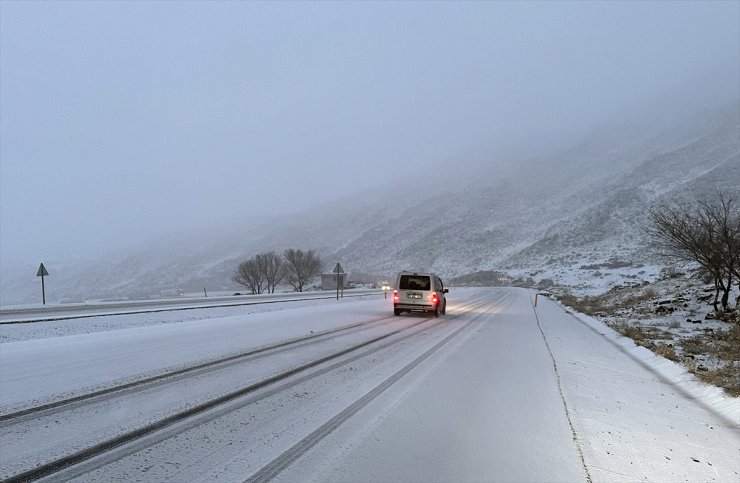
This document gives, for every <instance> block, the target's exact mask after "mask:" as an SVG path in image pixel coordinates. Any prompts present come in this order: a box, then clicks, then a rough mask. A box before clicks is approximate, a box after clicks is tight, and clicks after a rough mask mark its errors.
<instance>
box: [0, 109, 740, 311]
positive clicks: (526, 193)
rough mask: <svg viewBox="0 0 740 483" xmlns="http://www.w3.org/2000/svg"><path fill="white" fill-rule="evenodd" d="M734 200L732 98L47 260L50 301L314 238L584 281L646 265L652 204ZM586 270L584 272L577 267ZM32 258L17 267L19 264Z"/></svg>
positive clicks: (445, 269)
mask: <svg viewBox="0 0 740 483" xmlns="http://www.w3.org/2000/svg"><path fill="white" fill-rule="evenodd" d="M718 190H724V191H726V192H730V193H734V194H735V195H736V196H740V101H734V102H731V103H726V104H723V105H721V106H717V107H715V108H713V109H705V110H702V111H701V112H698V113H696V114H694V115H693V116H690V117H687V118H685V119H681V120H677V121H676V122H675V123H673V124H672V125H670V126H668V127H667V128H664V129H656V130H655V131H654V132H646V131H642V132H640V133H639V134H637V133H634V132H632V130H631V128H630V127H629V126H626V127H624V126H623V127H621V128H620V127H619V126H613V127H611V128H608V129H603V130H599V131H596V132H594V133H592V134H591V135H589V136H588V137H586V138H585V139H584V140H583V141H582V142H581V143H579V144H577V145H575V146H573V147H572V148H570V149H567V150H563V151H561V152H558V153H554V154H553V155H552V156H550V157H538V158H534V159H529V160H527V161H523V162H520V163H518V164H515V165H511V166H508V167H507V168H506V169H488V170H484V171H480V172H479V173H478V175H477V176H475V177H472V178H470V179H468V180H467V181H460V180H458V181H456V182H454V183H445V182H436V183H435V182H431V181H430V182H429V183H417V182H404V181H400V182H397V183H394V184H393V185H392V186H390V187H389V188H388V189H384V190H381V189H379V190H368V191H365V192H362V193H358V194H357V195H355V196H351V197H346V198H343V199H339V200H336V201H333V202H330V203H326V204H323V205H318V206H309V207H308V208H307V209H306V210H304V211H303V212H300V213H298V214H296V215H291V216H282V217H274V218H272V219H271V220H270V221H269V222H266V223H264V222H259V221H253V222H251V223H245V224H244V225H243V226H235V227H232V229H231V230H224V231H223V232H221V233H212V234H211V236H209V237H202V238H201V239H198V238H194V237H190V236H177V235H173V236H170V237H167V238H163V239H160V240H158V241H157V242H156V243H151V244H146V245H144V246H142V247H140V248H139V249H138V250H136V251H135V252H134V253H133V254H132V255H129V256H118V257H109V258H106V259H101V260H99V261H98V262H96V263H93V264H90V263H69V264H55V263H47V267H49V269H50V271H51V272H52V273H53V274H54V278H53V279H52V283H50V286H51V287H53V288H51V289H50V292H51V293H53V294H54V295H55V296H56V297H57V298H59V299H65V298H67V299H73V300H80V299H87V298H106V297H147V296H156V295H158V294H159V293H160V291H161V290H171V289H173V288H182V289H184V290H186V291H194V292H195V291H199V290H202V288H203V287H207V288H208V289H209V290H211V291H214V290H238V286H237V285H235V284H234V282H232V281H231V280H230V277H231V274H232V273H233V271H234V269H235V267H236V265H237V264H238V263H239V261H241V260H243V259H245V258H247V257H250V256H252V255H254V254H256V253H259V252H262V251H266V250H278V251H280V250H283V249H285V248H287V247H302V248H314V249H317V250H318V251H319V253H320V254H321V255H322V257H323V258H324V260H325V261H326V262H327V268H330V267H329V266H328V265H332V264H333V262H334V261H335V260H341V261H342V264H343V266H345V267H346V268H348V269H349V271H350V273H351V274H356V276H358V277H362V276H370V279H372V278H373V277H375V278H377V279H382V278H389V277H391V276H392V275H393V274H395V273H396V272H397V271H399V270H402V269H419V270H435V271H437V272H439V273H441V274H442V275H443V276H444V277H446V278H450V277H454V276H460V275H465V274H469V273H474V272H477V271H481V270H500V271H503V272H506V273H511V274H527V275H530V274H531V275H534V278H535V280H540V279H542V278H552V279H554V280H555V281H556V282H558V283H563V284H569V283H571V284H572V282H573V280H576V281H579V283H581V284H582V285H584V286H588V284H589V283H596V285H599V283H598V280H593V278H594V277H598V276H599V275H601V276H602V278H603V274H602V272H608V271H609V270H602V271H601V272H595V271H594V270H593V267H599V266H603V267H609V266H612V267H614V266H617V267H621V268H622V272H623V273H622V275H623V276H624V277H627V278H616V279H615V280H614V282H615V283H618V282H624V281H625V280H629V279H637V280H642V279H649V278H650V277H651V276H654V275H655V270H654V269H653V265H654V264H655V262H656V257H655V255H654V254H653V253H652V252H650V251H649V250H647V249H646V248H647V246H648V243H647V241H646V239H645V235H644V233H643V232H642V227H643V226H644V224H645V223H646V209H647V208H648V207H650V206H652V205H654V204H655V203H663V202H670V201H678V200H692V199H696V198H702V197H705V196H712V195H714V194H716V193H717V191H718ZM589 267H591V268H589ZM34 269H35V267H33V266H31V265H28V266H27V267H26V271H27V272H32V271H33V270H34ZM36 285H37V281H36V280H33V277H28V276H24V277H22V278H18V277H16V278H14V279H13V278H9V277H8V278H6V277H4V278H3V289H2V292H3V296H4V298H5V300H6V301H7V302H6V303H28V302H32V301H34V300H35V297H36V296H37V293H36V292H37V291H38V287H37V286H36Z"/></svg>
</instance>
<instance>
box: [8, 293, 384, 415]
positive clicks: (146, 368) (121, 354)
mask: <svg viewBox="0 0 740 483" xmlns="http://www.w3.org/2000/svg"><path fill="white" fill-rule="evenodd" d="M379 297H380V296H376V297H374V300H364V301H362V299H364V297H363V298H345V299H342V300H341V301H339V302H337V301H336V300H334V301H333V303H328V302H330V301H327V300H323V301H304V302H301V303H295V304H292V305H287V306H283V307H281V308H280V309H279V310H277V311H272V312H269V311H268V312H265V310H271V309H274V308H275V306H276V305H278V304H271V305H266V306H244V307H233V308H214V309H203V310H204V311H205V310H207V311H210V312H209V316H210V317H212V318H204V317H203V315H202V314H201V316H200V318H198V317H197V315H196V314H192V313H191V312H198V311H177V312H159V313H156V314H137V315H129V316H115V317H109V318H108V317H104V318H102V319H104V320H103V321H102V322H101V321H94V322H88V321H89V320H94V319H81V320H66V321H59V322H49V323H47V322H41V323H38V324H21V325H20V326H1V327H2V330H3V331H6V330H8V331H10V330H14V331H18V338H19V339H23V340H20V341H18V342H8V343H2V344H0V381H2V391H0V408H2V409H3V411H7V409H8V408H9V407H15V406H18V405H22V403H23V402H24V401H34V404H40V403H42V402H46V401H48V400H53V399H58V396H60V395H65V396H70V395H72V394H76V393H78V392H80V391H82V390H92V389H101V388H104V387H106V386H108V385H111V384H113V383H122V382H125V381H128V380H130V379H132V378H138V377H139V376H141V375H144V374H145V375H147V376H152V375H155V374H158V373H161V372H164V371H166V370H173V369H177V368H179V367H182V366H185V365H190V364H194V363H196V362H199V361H207V360H212V359H215V358H218V357H223V356H228V355H231V354H234V353H238V352H241V351H243V350H244V349H245V347H259V346H262V345H266V344H270V343H274V342H278V341H280V340H284V339H289V338H293V337H299V336H302V335H306V334H309V333H311V332H319V331H322V330H327V329H330V328H334V327H337V326H342V325H348V324H352V323H357V322H360V321H362V320H365V319H368V318H370V317H372V316H373V315H375V314H376V311H375V307H377V305H378V303H379V301H378V298H379ZM380 301H382V297H380ZM296 304H298V305H296ZM252 311H255V312H256V313H252ZM224 313H231V314H232V315H229V316H226V317H224V316H223V314H224ZM219 314H220V315H221V317H219V316H218V315H219ZM233 314H239V315H233ZM47 324H50V326H49V325H47ZM37 326H38V327H37ZM119 326H123V327H126V328H115V329H114V327H119ZM9 327H10V328H11V329H9ZM81 327H84V328H83V329H81ZM98 327H102V329H103V330H99V329H98ZM96 329H98V331H95V330H96ZM55 332H58V333H61V334H64V335H62V336H60V337H53V336H52V334H54V333H55ZM80 332H81V333H80ZM20 334H24V335H23V336H21V335H20ZM67 334H70V335H67ZM39 335H41V336H42V337H43V338H35V337H38V336H39ZM32 337H33V338H32ZM60 376H61V377H60Z"/></svg>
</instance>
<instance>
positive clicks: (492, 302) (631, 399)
mask: <svg viewBox="0 0 740 483" xmlns="http://www.w3.org/2000/svg"><path fill="white" fill-rule="evenodd" d="M538 305H539V306H538V307H537V308H536V309H534V308H533V306H532V303H531V294H530V293H529V292H528V291H527V290H524V289H505V288H500V289H455V290H453V291H452V292H451V293H450V295H449V307H448V315H447V316H443V317H440V318H438V319H434V318H426V317H423V316H418V315H411V316H408V317H393V316H392V310H391V305H390V300H384V299H383V298H382V295H381V296H377V297H374V298H370V299H369V300H368V299H344V300H341V301H339V302H337V301H331V300H326V301H321V302H318V301H313V302H310V303H308V302H307V303H306V304H305V305H303V306H300V307H297V306H295V305H293V306H291V308H285V309H283V310H279V311H273V312H266V313H248V311H247V309H246V308H245V309H244V313H242V314H239V313H234V312H233V310H235V309H230V310H232V311H231V312H229V315H228V316H223V317H214V316H210V317H209V318H205V317H204V318H198V319H193V318H192V316H189V317H188V318H185V315H182V317H183V318H185V320H177V318H176V317H174V316H173V317H172V318H171V320H170V319H168V320H166V321H164V322H162V321H160V322H158V323H157V324H156V325H147V324H144V323H141V321H140V320H139V321H138V322H137V321H135V320H133V321H126V320H123V321H122V326H123V327H126V328H123V329H115V328H114V327H110V326H106V328H105V329H104V330H103V331H99V332H98V331H94V330H91V329H90V327H92V326H89V327H88V328H87V329H86V330H84V331H82V332H79V330H76V329H74V324H75V321H74V320H69V321H65V322H54V324H69V328H68V330H67V328H66V327H67V326H65V325H57V326H55V327H56V328H55V332H60V333H62V334H65V333H66V334H70V335H63V336H57V337H48V335H50V334H44V333H43V331H39V329H38V328H33V329H32V328H27V329H20V328H17V327H15V328H12V327H8V326H3V327H1V328H0V335H2V332H1V331H5V330H12V331H13V338H14V340H17V341H15V342H7V343H2V344H0V478H3V479H5V478H9V477H13V476H17V475H24V476H23V477H24V478H26V477H28V478H36V477H39V476H43V475H44V474H49V475H50V476H51V478H53V479H75V478H78V479H79V480H80V481H109V480H112V479H124V480H146V481H193V480H195V481H212V480H221V481H244V480H245V479H250V480H252V481H264V480H268V479H275V480H278V481H306V480H316V481H588V480H589V479H591V480H592V481H635V480H649V481H679V480H689V481H738V480H740V463H738V461H740V458H739V456H740V454H739V453H740V435H739V434H738V414H740V406H739V403H738V400H737V399H733V398H727V397H725V396H723V395H722V394H721V393H718V392H717V391H715V390H712V389H711V388H706V387H702V386H700V385H698V383H696V382H695V381H693V380H691V378H690V377H688V376H686V374H685V373H684V372H682V371H681V370H680V369H678V368H677V366H675V367H674V365H672V363H670V362H668V361H665V360H663V359H660V358H657V357H656V356H652V358H651V356H650V355H649V354H645V353H643V352H641V350H640V349H639V348H636V347H634V345H632V344H630V343H628V342H626V341H625V340H624V339H623V338H619V337H618V336H617V335H616V334H614V333H613V332H611V331H610V330H609V329H608V328H606V327H604V326H603V325H600V324H599V323H598V322H597V321H594V320H592V319H587V318H584V317H580V318H578V317H576V316H574V315H571V314H568V313H567V312H566V311H564V310H563V309H562V307H560V306H559V305H557V304H556V303H554V302H552V301H550V300H547V299H542V298H540V302H539V304H538ZM204 310H207V309H204ZM212 310H218V309H212ZM180 314H183V313H182V312H180ZM122 317H130V318H138V317H143V316H142V315H128V316H122ZM22 330H29V331H30V332H29V333H28V334H25V335H24V334H20V333H19V331H22ZM29 334H30V335H29ZM41 335H47V337H41ZM4 340H7V339H4ZM90 394H94V396H93V397H88V396H87V395H90ZM38 407H43V408H44V409H43V411H42V412H40V413H35V412H33V411H32V410H31V409H32V408H38ZM40 465H41V467H42V468H43V469H44V470H43V471H41V472H37V473H34V468H36V467H38V466H40ZM44 465H47V466H44ZM62 467H65V468H62Z"/></svg>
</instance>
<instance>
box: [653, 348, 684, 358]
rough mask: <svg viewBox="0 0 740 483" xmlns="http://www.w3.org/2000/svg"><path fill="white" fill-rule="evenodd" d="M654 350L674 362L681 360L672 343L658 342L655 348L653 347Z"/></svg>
mask: <svg viewBox="0 0 740 483" xmlns="http://www.w3.org/2000/svg"><path fill="white" fill-rule="evenodd" d="M653 352H655V353H656V354H658V355H659V356H661V357H665V358H666V359H668V360H671V361H674V362H679V361H680V360H681V359H680V358H679V357H678V355H677V354H676V349H674V348H673V346H672V345H668V344H657V345H656V346H655V349H653Z"/></svg>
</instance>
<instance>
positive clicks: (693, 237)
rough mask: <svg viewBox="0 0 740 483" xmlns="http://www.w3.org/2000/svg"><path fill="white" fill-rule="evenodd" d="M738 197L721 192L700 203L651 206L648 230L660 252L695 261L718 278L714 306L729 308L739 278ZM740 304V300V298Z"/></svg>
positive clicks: (739, 217) (739, 232)
mask: <svg viewBox="0 0 740 483" xmlns="http://www.w3.org/2000/svg"><path fill="white" fill-rule="evenodd" d="M733 205H734V200H733V199H732V198H730V197H728V196H726V195H724V194H719V196H718V200H717V201H700V202H698V203H697V205H696V206H693V207H687V206H673V207H668V206H661V207H655V208H652V209H650V210H649V219H650V225H649V226H648V227H647V228H646V231H647V233H648V234H649V235H650V236H651V238H652V239H653V241H654V242H655V246H656V248H657V250H658V252H659V253H660V254H661V255H663V256H665V257H668V258H670V259H673V260H675V261H678V262H694V263H697V264H698V265H699V266H700V267H702V269H703V270H704V271H705V272H706V273H708V274H710V275H711V276H712V278H713V280H714V287H715V296H714V309H715V311H717V310H718V307H717V306H718V303H719V302H720V300H719V296H720V293H721V294H722V299H721V304H722V309H723V310H725V311H726V310H727V308H728V302H729V295H730V291H731V289H732V284H733V279H735V280H740V279H738V260H739V258H738V244H739V243H740V213H738V211H737V210H735V209H734V208H733ZM736 305H737V301H736Z"/></svg>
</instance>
